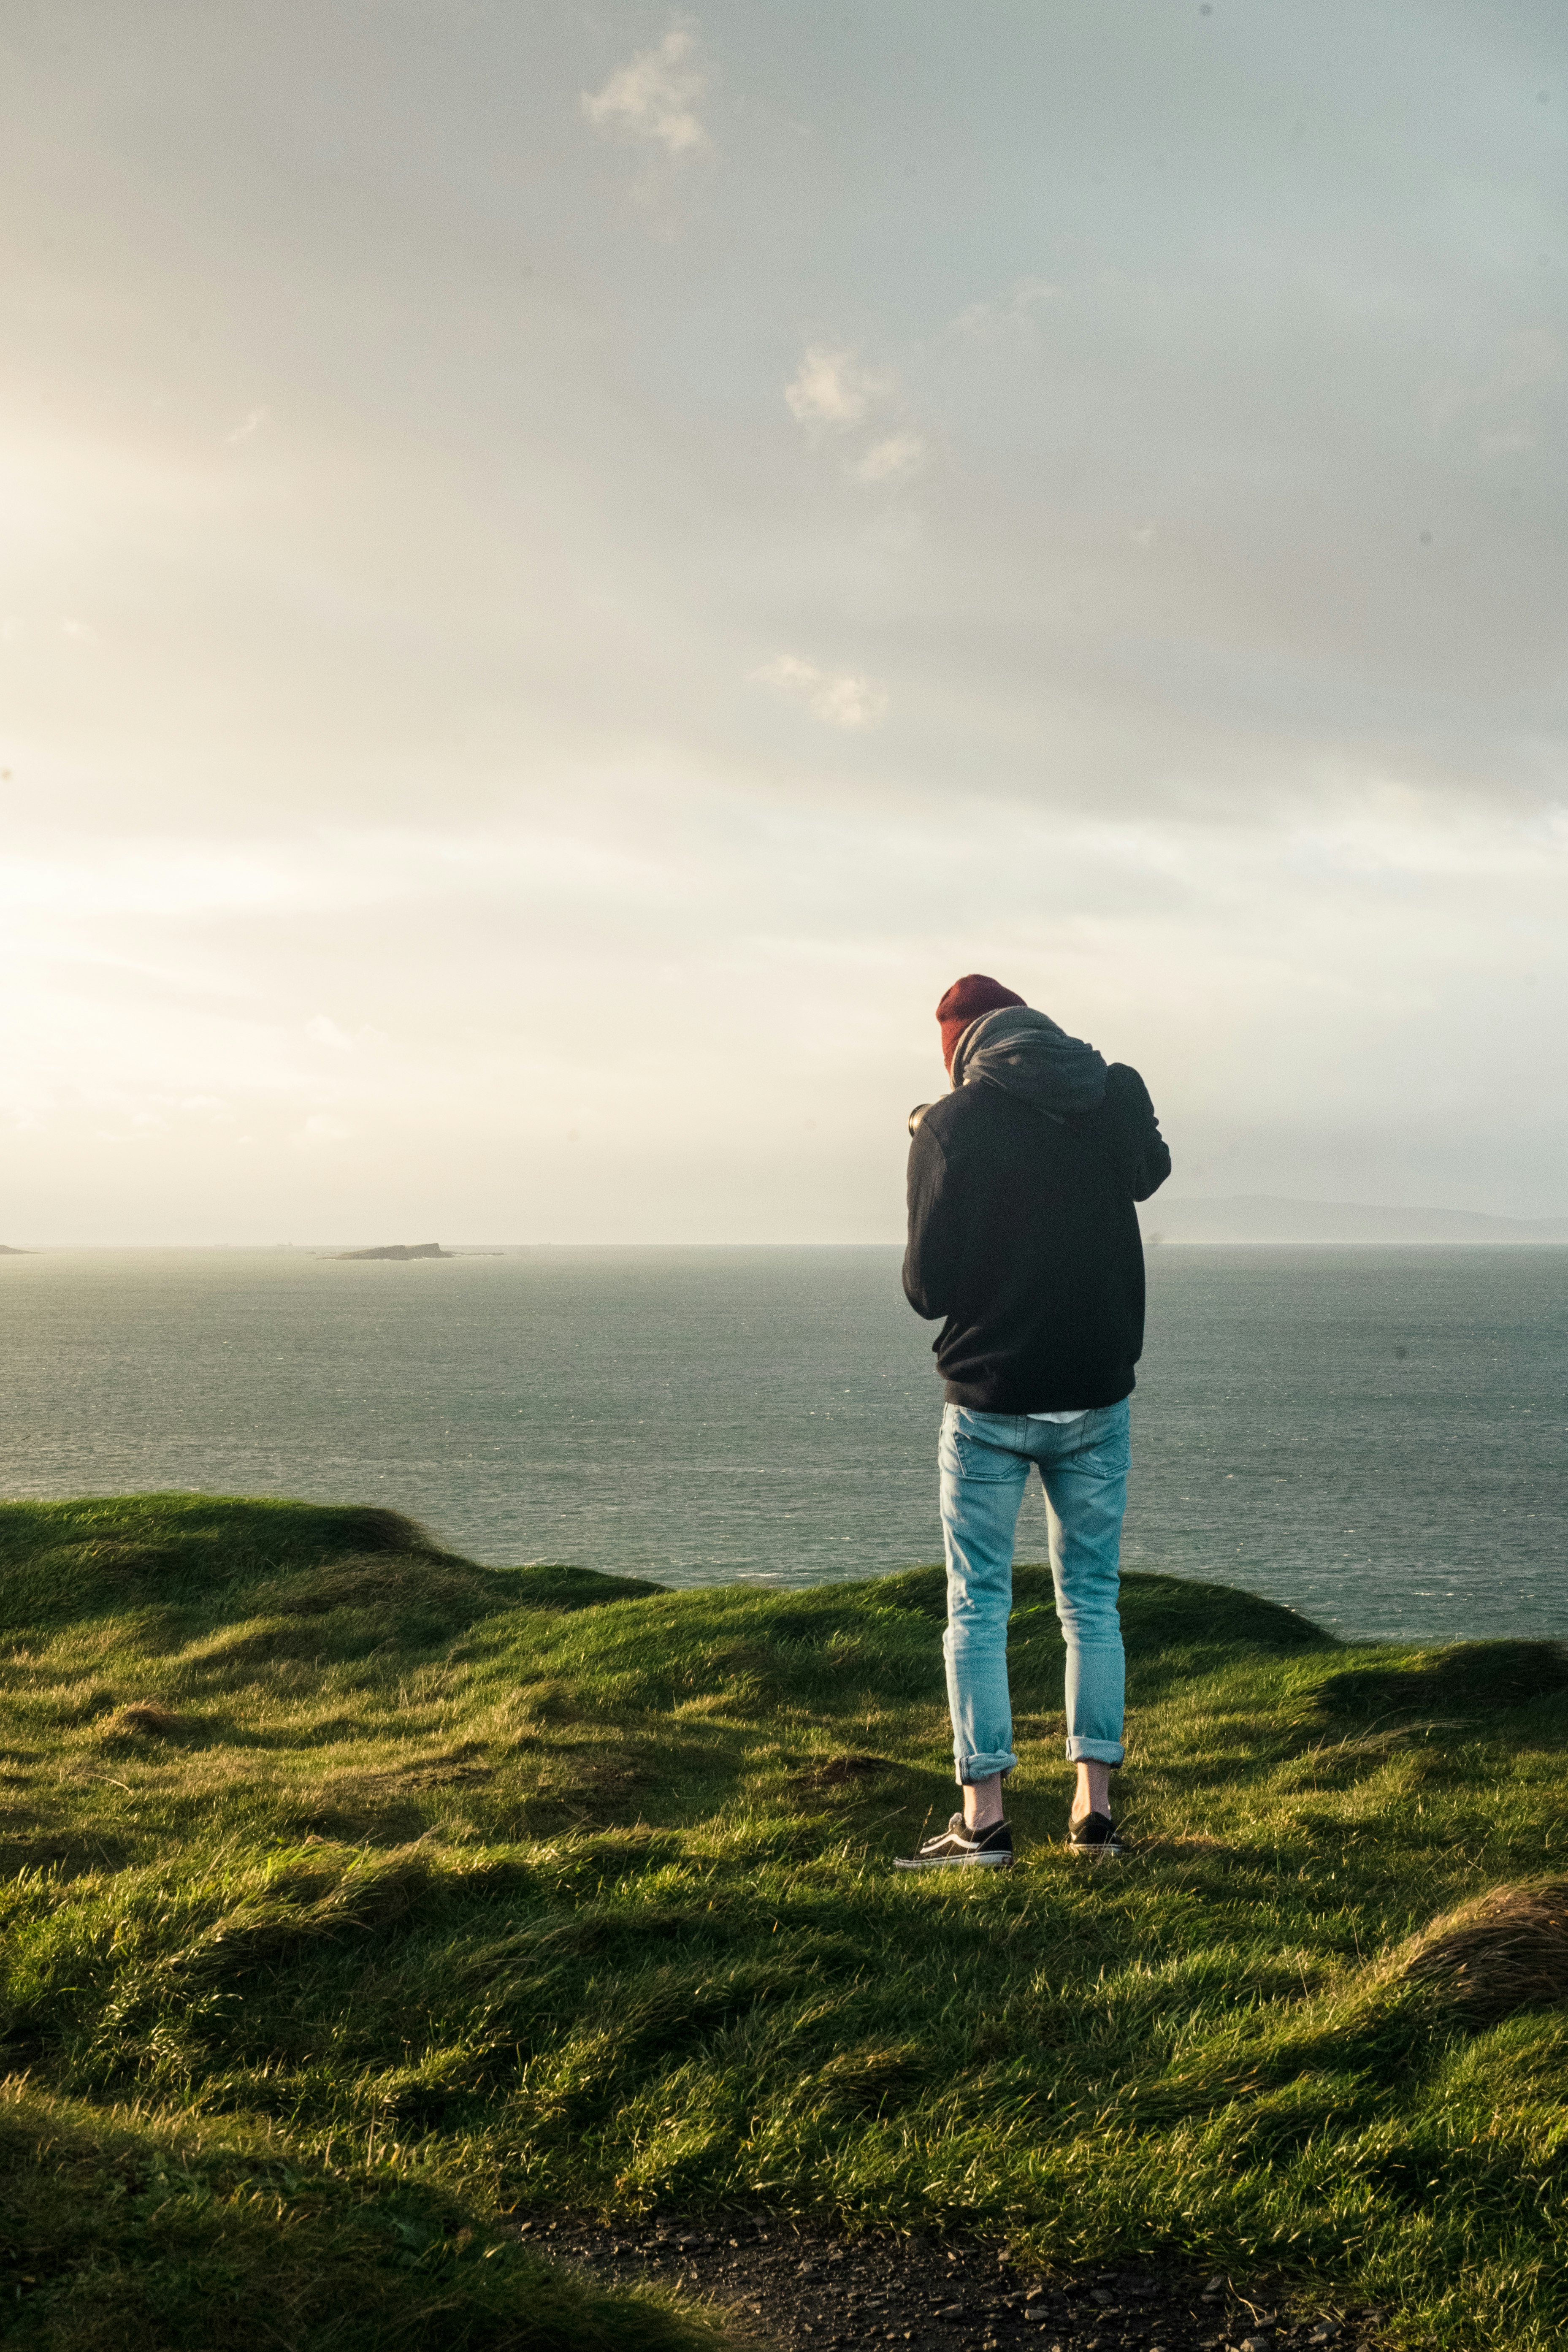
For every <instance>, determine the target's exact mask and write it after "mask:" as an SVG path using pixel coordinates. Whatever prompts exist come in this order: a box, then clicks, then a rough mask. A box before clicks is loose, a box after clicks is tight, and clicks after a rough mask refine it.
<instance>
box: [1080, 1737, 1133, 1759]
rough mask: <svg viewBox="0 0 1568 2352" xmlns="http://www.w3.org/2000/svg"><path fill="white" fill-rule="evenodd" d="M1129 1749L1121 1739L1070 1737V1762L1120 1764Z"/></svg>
mask: <svg viewBox="0 0 1568 2352" xmlns="http://www.w3.org/2000/svg"><path fill="white" fill-rule="evenodd" d="M1126 1753H1127V1750H1126V1748H1123V1746H1122V1745H1121V1740H1120V1739H1069V1740H1068V1763H1069V1764H1120V1763H1121V1759H1122V1758H1123V1757H1124V1756H1125V1755H1126Z"/></svg>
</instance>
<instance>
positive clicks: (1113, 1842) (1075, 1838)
mask: <svg viewBox="0 0 1568 2352" xmlns="http://www.w3.org/2000/svg"><path fill="white" fill-rule="evenodd" d="M1068 1853H1075V1854H1077V1855H1078V1857H1079V1861H1080V1862H1114V1860H1115V1859H1116V1856H1117V1855H1118V1854H1119V1853H1121V1831H1120V1830H1119V1829H1118V1828H1117V1826H1116V1824H1115V1822H1113V1821H1112V1820H1111V1818H1110V1814H1109V1813H1085V1815H1084V1817H1083V1819H1082V1821H1081V1822H1068Z"/></svg>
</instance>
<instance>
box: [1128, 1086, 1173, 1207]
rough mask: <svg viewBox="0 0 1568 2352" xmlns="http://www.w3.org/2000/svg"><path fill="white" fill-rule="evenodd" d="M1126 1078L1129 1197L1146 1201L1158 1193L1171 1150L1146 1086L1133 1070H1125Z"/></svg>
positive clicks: (1164, 1177)
mask: <svg viewBox="0 0 1568 2352" xmlns="http://www.w3.org/2000/svg"><path fill="white" fill-rule="evenodd" d="M1127 1076H1128V1077H1129V1078H1130V1079H1131V1085H1130V1086H1129V1087H1128V1089H1127V1092H1128V1096H1129V1097H1130V1099H1129V1103H1128V1109H1129V1111H1130V1113H1131V1118H1130V1121H1129V1129H1130V1141H1131V1155H1130V1156H1131V1171H1130V1173H1131V1181H1132V1198H1133V1199H1134V1200H1135V1201H1146V1200H1147V1199H1148V1198H1149V1195H1150V1194H1151V1193H1152V1192H1158V1191H1159V1189H1160V1187H1161V1185H1162V1184H1163V1182H1164V1181H1165V1179H1166V1177H1167V1176H1168V1175H1169V1174H1170V1172H1171V1147H1170V1145H1169V1144H1168V1143H1167V1142H1166V1140H1165V1139H1164V1137H1163V1135H1162V1134H1161V1132H1160V1122H1159V1120H1158V1119H1157V1118H1155V1116H1154V1106H1153V1104H1152V1102H1151V1101H1150V1099H1149V1089H1148V1087H1146V1086H1145V1085H1144V1083H1143V1081H1142V1078H1141V1077H1140V1076H1139V1075H1138V1073H1137V1071H1136V1070H1133V1069H1129V1070H1128V1072H1127Z"/></svg>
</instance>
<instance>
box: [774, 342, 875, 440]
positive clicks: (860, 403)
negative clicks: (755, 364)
mask: <svg viewBox="0 0 1568 2352" xmlns="http://www.w3.org/2000/svg"><path fill="white" fill-rule="evenodd" d="M892 389H893V387H892V383H891V380H890V378H889V377H888V376H885V375H873V374H872V373H870V372H869V370H868V369H866V368H863V367H862V366H861V364H860V362H859V361H858V358H857V357H856V355H855V353H854V352H849V351H834V350H833V349H832V348H831V347H830V346H829V345H828V344H826V343H813V344H812V345H811V347H810V348H809V350H808V351H807V352H806V354H805V358H804V359H803V360H802V362H801V363H800V372H799V373H798V374H797V375H796V377H795V382H794V383H790V384H786V385H785V387H784V398H785V399H786V400H787V401H788V403H789V407H790V414H791V415H792V416H794V417H795V421H796V422H797V423H798V424H801V425H827V426H829V427H831V428H832V429H834V430H835V431H846V430H847V428H848V427H849V426H850V425H859V424H861V423H863V422H864V420H865V419H866V417H867V416H868V415H869V414H870V412H871V410H872V408H873V407H879V406H881V405H883V404H885V403H886V401H887V400H888V399H889V396H890V394H891V392H892Z"/></svg>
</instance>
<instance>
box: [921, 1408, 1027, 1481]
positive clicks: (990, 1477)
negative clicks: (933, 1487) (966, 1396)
mask: <svg viewBox="0 0 1568 2352" xmlns="http://www.w3.org/2000/svg"><path fill="white" fill-rule="evenodd" d="M949 1415H951V1416H952V1418H951V1419H950V1418H949ZM976 1420H982V1421H988V1422H991V1423H994V1426H995V1434H994V1436H993V1435H991V1434H990V1433H988V1432H986V1433H983V1432H981V1431H979V1430H977V1429H975V1428H974V1426H973V1423H975V1421H976ZM1017 1427H1018V1424H1017V1420H1016V1416H1015V1415H1014V1414H1012V1413H984V1414H975V1413H972V1412H966V1411H965V1410H964V1408H963V1406H962V1405H949V1406H948V1408H947V1412H944V1413H943V1415H942V1443H941V1445H940V1446H939V1448H938V1460H939V1462H940V1465H941V1466H942V1469H943V1470H945V1471H946V1472H947V1473H948V1475H950V1476H951V1477H955V1478H968V1479H977V1480H980V1481H981V1482H983V1483H986V1484H990V1485H994V1486H1001V1485H1004V1484H1005V1482H1006V1480H1007V1479H1009V1478H1016V1477H1018V1476H1020V1475H1026V1464H1025V1463H1024V1462H1023V1461H1022V1459H1021V1458H1020V1455H1019V1454H1018V1452H1017V1450H1016V1447H1015V1446H1014V1445H1012V1444H1009V1443H1008V1441H1009V1440H1010V1439H1012V1438H1014V1437H1016V1434H1017Z"/></svg>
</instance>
